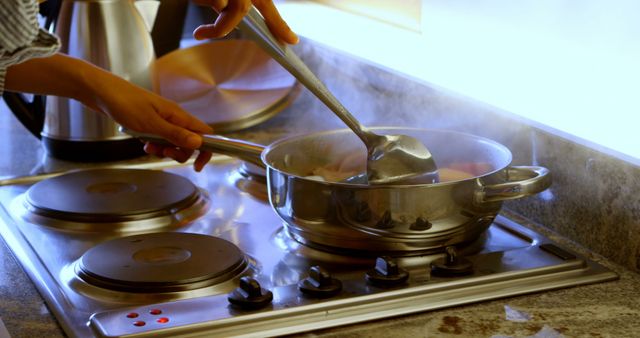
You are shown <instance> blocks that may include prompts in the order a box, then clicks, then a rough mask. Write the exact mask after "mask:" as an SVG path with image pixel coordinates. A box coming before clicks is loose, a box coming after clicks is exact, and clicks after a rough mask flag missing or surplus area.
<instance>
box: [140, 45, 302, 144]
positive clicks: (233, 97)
mask: <svg viewBox="0 0 640 338" xmlns="http://www.w3.org/2000/svg"><path fill="white" fill-rule="evenodd" d="M152 77H153V89H154V91H155V92H156V93H158V94H160V95H161V96H163V97H166V98H168V99H171V100H173V101H175V102H178V103H179V104H180V106H181V107H182V108H183V109H185V110H186V111H188V112H190V113H191V114H193V115H195V116H197V117H198V118H199V119H201V120H202V121H204V122H205V123H207V124H209V125H211V126H212V127H213V129H214V130H216V132H218V133H221V132H230V131H235V130H240V129H244V128H248V127H251V126H253V125H256V124H258V123H260V122H263V121H265V120H266V119H268V118H270V117H272V116H274V115H275V114H277V113H278V112H280V111H281V110H282V109H284V108H285V107H286V106H288V104H289V103H290V102H291V100H292V99H293V96H295V93H296V90H295V89H296V88H297V87H296V80H295V78H294V77H293V76H292V75H291V74H290V73H289V72H287V71H286V70H285V69H284V68H282V66H280V65H279V64H278V63H277V62H276V61H274V60H273V59H272V58H271V57H270V56H269V55H268V54H267V53H265V52H264V51H262V50H261V49H260V48H259V47H258V46H257V45H256V44H255V43H254V42H252V41H248V40H218V41H211V42H208V43H203V44H199V45H195V46H192V47H189V48H183V49H179V50H176V51H173V52H171V53H169V54H167V55H164V56H162V57H161V58H159V59H157V60H156V61H155V62H154V64H153V67H152Z"/></svg>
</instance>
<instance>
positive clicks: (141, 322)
mask: <svg viewBox="0 0 640 338" xmlns="http://www.w3.org/2000/svg"><path fill="white" fill-rule="evenodd" d="M146 324H147V323H145V322H143V321H141V320H139V321H137V322H133V325H135V326H145V325H146Z"/></svg>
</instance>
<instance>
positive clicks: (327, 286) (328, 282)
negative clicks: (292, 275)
mask: <svg viewBox="0 0 640 338" xmlns="http://www.w3.org/2000/svg"><path fill="white" fill-rule="evenodd" d="M298 288H299V289H300V291H302V292H303V293H304V294H306V295H310V296H313V297H317V298H326V297H331V296H335V295H337V294H338V293H339V292H340V291H341V290H342V282H340V281H339V280H337V279H335V278H333V277H331V275H330V274H329V273H328V272H327V271H325V270H324V269H323V268H321V267H319V266H313V267H311V269H309V277H307V278H305V279H303V280H301V281H300V282H298Z"/></svg>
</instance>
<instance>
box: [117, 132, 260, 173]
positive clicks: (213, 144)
mask: <svg viewBox="0 0 640 338" xmlns="http://www.w3.org/2000/svg"><path fill="white" fill-rule="evenodd" d="M121 131H122V132H124V133H127V134H129V135H131V136H133V137H136V138H138V139H140V140H142V141H146V142H153V143H157V144H161V145H166V146H175V145H174V144H173V143H171V142H169V141H167V140H166V139H164V138H162V137H160V136H158V135H154V134H145V133H139V132H136V131H133V130H129V129H124V128H122V129H121ZM199 149H200V150H206V151H210V152H212V153H216V154H223V155H227V156H231V157H235V158H238V159H241V160H243V161H247V162H251V163H253V164H255V165H257V166H259V167H261V168H265V167H266V166H265V164H264V163H263V162H262V157H261V155H262V151H263V150H264V149H265V147H264V146H262V145H259V144H255V143H252V142H247V141H242V140H237V139H231V138H226V137H222V136H217V135H202V145H201V146H200V148H199Z"/></svg>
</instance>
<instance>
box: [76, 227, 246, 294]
mask: <svg viewBox="0 0 640 338" xmlns="http://www.w3.org/2000/svg"><path fill="white" fill-rule="evenodd" d="M105 257H108V258H109V259H105ZM247 266H248V262H247V258H246V257H245V255H244V254H243V253H242V251H241V250H240V249H239V248H238V247H237V246H235V245H234V244H233V243H230V242H228V241H225V240H223V239H220V238H217V237H212V236H207V235H200V234H192V233H175V232H174V233H172V232H163V233H151V234H142V235H135V236H128V237H122V238H117V239H114V240H110V241H107V242H103V243H101V244H99V245H97V246H95V247H93V248H91V249H89V250H88V251H87V252H85V253H84V254H83V255H82V257H81V258H80V260H79V261H78V263H77V266H76V273H77V275H78V277H79V278H81V279H82V280H84V281H86V282H87V283H89V284H92V285H94V286H98V287H102V288H106V289H111V290H117V291H125V292H138V293H163V292H175V291H187V290H194V289H200V288H204V287H208V286H212V285H216V284H219V283H222V282H225V281H228V280H230V279H232V278H234V277H236V276H238V275H239V274H240V273H242V272H243V271H244V270H245V269H246V268H247Z"/></svg>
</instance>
